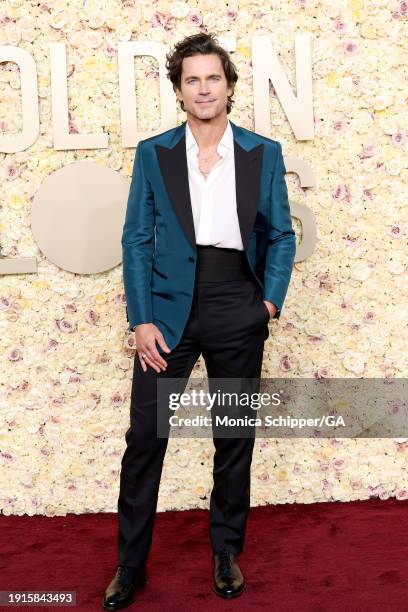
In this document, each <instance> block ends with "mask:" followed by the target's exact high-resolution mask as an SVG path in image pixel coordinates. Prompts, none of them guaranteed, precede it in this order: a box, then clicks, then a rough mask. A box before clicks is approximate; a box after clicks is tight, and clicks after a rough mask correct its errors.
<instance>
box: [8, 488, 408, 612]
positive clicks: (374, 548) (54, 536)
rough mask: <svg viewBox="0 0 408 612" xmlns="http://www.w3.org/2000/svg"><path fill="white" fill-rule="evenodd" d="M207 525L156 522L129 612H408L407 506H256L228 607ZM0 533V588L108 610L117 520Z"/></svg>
mask: <svg viewBox="0 0 408 612" xmlns="http://www.w3.org/2000/svg"><path fill="white" fill-rule="evenodd" d="M207 521H208V513H207V511H204V510H192V511H186V512H166V513H160V514H158V515H157V520H156V528H155V532H154V538H153V546H152V550H151V554H150V557H149V564H148V572H149V583H148V585H147V587H146V589H144V591H142V592H140V593H139V595H138V598H137V600H136V601H135V603H134V604H133V605H132V606H130V607H129V608H127V609H128V610H137V609H139V610H152V611H157V612H171V611H173V610H174V611H177V612H180V611H184V610H185V611H188V610H194V612H196V611H200V610H203V611H204V610H206V611H208V610H211V611H212V610H223V611H229V610H239V611H240V612H241V610H264V609H265V608H268V609H269V610H273V611H274V612H283V611H285V612H302V611H306V610H307V611H308V612H337V611H341V612H346V611H347V612H377V611H378V612H379V611H380V610H381V612H383V611H384V612H396V611H397V610H398V612H404V611H407V610H408V546H407V542H408V501H406V500H405V501H396V500H395V499H389V500H386V501H381V500H379V499H372V500H367V501H359V502H352V503H340V502H333V503H319V504H307V505H304V504H290V505H280V506H267V507H261V508H252V509H251V513H250V518H249V523H248V531H247V540H246V548H245V551H244V553H243V554H242V555H241V557H240V558H239V560H240V566H241V568H242V570H243V572H244V574H245V575H246V578H247V580H248V587H247V590H246V591H245V593H244V594H243V595H241V597H239V598H237V599H235V600H232V601H224V600H222V599H220V598H219V597H217V596H216V595H215V594H213V593H212V592H211V572H212V561H211V553H210V548H209V539H208V533H207ZM0 527H1V530H0V533H1V538H0V545H1V561H0V568H1V578H0V590H3V591H4V590H24V591H28V590H30V589H34V590H64V589H66V590H76V591H77V606H75V607H71V608H69V607H66V608H64V609H66V610H69V609H72V610H75V611H78V610H81V611H82V610H84V611H85V610H87V611H92V610H99V609H102V608H100V600H101V598H102V594H103V591H104V589H105V587H106V585H107V584H108V582H109V581H110V579H111V578H112V576H113V574H114V570H115V565H116V559H117V557H116V552H117V548H116V538H117V519H116V514H86V515H73V514H70V515H68V516H66V517H51V518H50V517H43V516H34V517H28V516H0ZM30 608H31V609H33V610H50V611H52V610H56V609H61V608H55V607H41V608H39V607H31V606H30ZM1 609H2V610H13V609H14V610H16V609H17V608H15V607H8V606H7V607H2V608H1ZM19 609H21V610H28V609H29V607H24V608H19Z"/></svg>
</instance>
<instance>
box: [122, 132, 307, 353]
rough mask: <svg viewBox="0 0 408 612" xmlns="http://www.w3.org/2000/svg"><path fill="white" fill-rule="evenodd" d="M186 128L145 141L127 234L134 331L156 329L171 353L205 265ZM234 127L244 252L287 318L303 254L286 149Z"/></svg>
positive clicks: (133, 184)
mask: <svg viewBox="0 0 408 612" xmlns="http://www.w3.org/2000/svg"><path fill="white" fill-rule="evenodd" d="M186 123H187V122H186V121H185V122H184V123H182V124H181V125H179V126H178V127H175V128H172V129H170V130H167V131H166V132H163V133H161V134H158V135H156V136H152V137H150V138H146V139H145V140H141V141H139V144H138V145H137V148H136V153H135V159H134V164H133V174H132V180H131V185H130V191H129V197H128V202H127V209H126V216H125V223H124V226H123V234H122V251H123V281H124V287H125V295H126V316H127V321H128V327H129V329H132V328H133V327H134V326H135V325H138V324H140V323H154V324H155V325H156V326H157V327H158V328H159V329H160V331H161V332H162V334H163V336H164V339H165V341H166V343H167V345H168V347H169V348H170V349H173V348H175V347H176V346H177V344H178V342H179V341H180V339H181V336H182V333H183V330H184V327H185V324H186V323H187V319H188V317H189V314H190V310H191V305H192V298H193V291H194V279H195V269H196V262H197V248H196V242H195V231H194V221H193V213H192V208H191V201H190V192H189V183H188V169H187V155H186V142H185V129H186ZM230 123H231V127H232V130H233V135H234V158H235V178H236V198H237V214H238V218H239V226H240V231H241V238H242V243H243V247H244V250H245V253H246V257H247V259H248V263H249V266H250V269H251V271H252V273H253V275H254V280H255V282H256V283H257V284H258V285H259V287H260V289H261V291H262V295H263V299H264V300H269V301H270V302H272V303H273V304H275V306H276V307H277V308H278V310H277V312H276V314H275V317H274V318H279V317H280V314H281V309H282V306H283V302H284V300H285V296H286V293H287V289H288V286H289V281H290V277H291V274H292V267H293V261H294V258H295V252H296V237H295V232H294V230H293V227H292V220H291V214H290V206H289V202H288V192H287V187H286V182H285V173H286V169H285V165H284V161H283V157H282V147H281V145H280V143H279V142H277V141H275V140H271V139H270V138H266V137H265V136H260V135H259V134H256V133H254V132H251V131H250V130H247V129H245V128H242V127H239V126H238V125H236V124H234V123H233V122H232V121H231V120H230ZM157 349H158V350H159V351H160V350H161V349H160V347H159V346H157Z"/></svg>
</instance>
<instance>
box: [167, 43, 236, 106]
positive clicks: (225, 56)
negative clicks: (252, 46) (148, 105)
mask: <svg viewBox="0 0 408 612" xmlns="http://www.w3.org/2000/svg"><path fill="white" fill-rule="evenodd" d="M210 53H216V54H217V55H218V57H219V58H220V60H221V64H222V66H223V69H224V74H225V77H226V79H227V83H228V87H232V88H233V90H232V94H231V96H228V101H227V113H230V112H231V110H232V105H233V104H234V101H233V99H232V96H233V95H234V87H235V83H236V82H237V81H238V73H237V71H236V68H235V65H234V63H233V62H232V61H231V59H230V56H229V53H228V51H226V50H225V49H224V48H223V47H221V46H220V45H219V42H218V40H217V38H216V37H215V35H214V34H211V33H208V34H205V33H200V34H193V35H192V36H186V37H185V38H184V39H183V40H181V41H180V42H178V43H177V44H176V45H175V47H174V50H173V51H172V52H170V53H167V55H166V59H167V62H166V69H167V78H168V79H170V81H171V82H172V83H173V91H175V90H176V87H177V89H179V90H181V70H182V63H183V59H184V58H185V57H191V56H192V55H199V54H201V55H209V54H210ZM179 102H180V106H181V108H182V110H183V111H184V110H185V108H184V103H183V101H182V100H179Z"/></svg>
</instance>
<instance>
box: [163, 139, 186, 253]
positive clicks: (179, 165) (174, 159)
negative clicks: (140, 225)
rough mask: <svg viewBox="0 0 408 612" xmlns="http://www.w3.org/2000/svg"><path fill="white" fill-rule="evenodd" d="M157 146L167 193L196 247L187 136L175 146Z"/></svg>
mask: <svg viewBox="0 0 408 612" xmlns="http://www.w3.org/2000/svg"><path fill="white" fill-rule="evenodd" d="M155 146H156V153H157V159H158V160H159V165H160V170H161V173H162V176H163V180H164V183H165V185H166V189H167V193H168V194H169V197H170V200H171V203H172V205H173V208H174V211H175V213H176V215H177V218H178V220H179V222H180V225H181V227H182V228H183V230H184V233H185V234H186V236H187V238H188V240H189V241H190V242H191V244H192V246H193V247H194V249H195V248H196V238H195V230H194V219H193V211H192V208H191V199H190V187H189V183H188V168H187V154H186V138H185V136H183V137H182V138H180V140H179V141H178V143H177V144H176V145H175V146H174V147H173V148H169V147H163V146H162V145H158V144H157V145H155Z"/></svg>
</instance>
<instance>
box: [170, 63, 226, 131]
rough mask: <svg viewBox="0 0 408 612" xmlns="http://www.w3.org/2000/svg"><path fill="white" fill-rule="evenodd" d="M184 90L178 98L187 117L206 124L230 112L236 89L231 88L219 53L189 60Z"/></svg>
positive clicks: (183, 65)
mask: <svg viewBox="0 0 408 612" xmlns="http://www.w3.org/2000/svg"><path fill="white" fill-rule="evenodd" d="M180 86H181V89H180V90H179V89H176V94H177V98H178V99H179V100H182V101H183V103H184V108H185V110H186V112H187V115H188V114H190V115H193V116H194V117H196V118H197V119H201V120H203V121H205V120H206V119H213V118H215V117H217V116H219V115H221V114H223V113H226V112H227V101H228V100H227V97H228V96H230V95H232V93H233V87H228V84H227V79H226V76H225V74H224V69H223V67H222V63H221V60H220V58H219V57H218V55H216V54H215V53H211V54H210V55H193V56H192V57H185V58H184V59H183V64H182V73H181V85H180Z"/></svg>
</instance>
